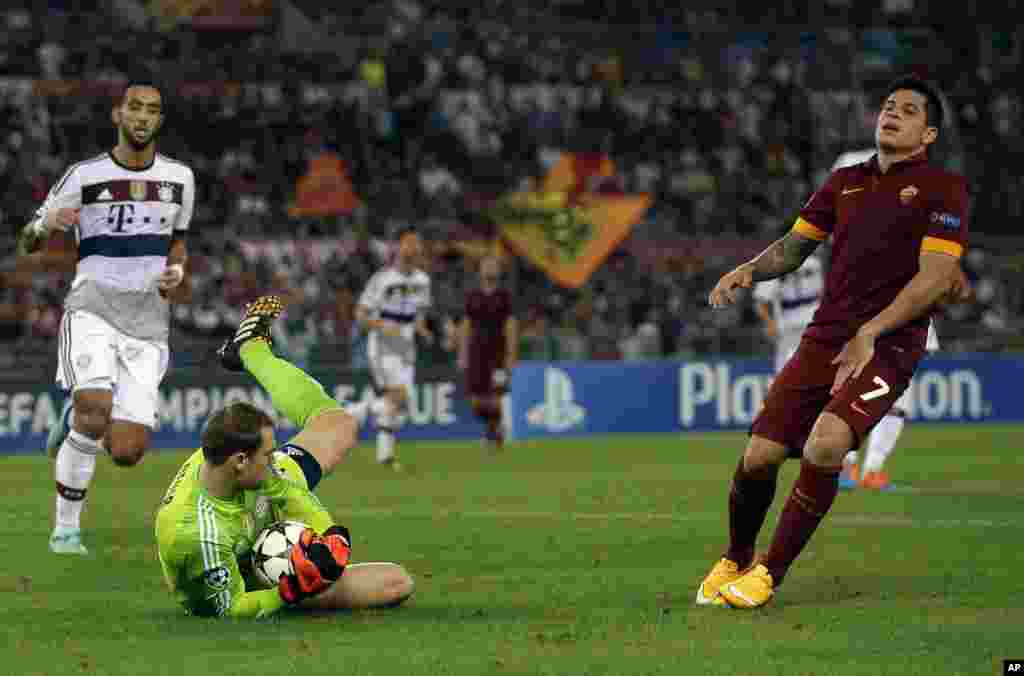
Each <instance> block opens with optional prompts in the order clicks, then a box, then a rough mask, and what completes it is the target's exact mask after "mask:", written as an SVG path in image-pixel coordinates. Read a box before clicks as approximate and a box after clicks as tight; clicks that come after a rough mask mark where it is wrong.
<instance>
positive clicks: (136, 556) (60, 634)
mask: <svg viewBox="0 0 1024 676" xmlns="http://www.w3.org/2000/svg"><path fill="white" fill-rule="evenodd" d="M1021 432H1022V428H1020V427H1005V426H1004V427H997V426H985V427H952V426H951V427H926V426H912V427H910V428H909V429H908V431H907V433H906V435H905V436H904V438H903V439H902V440H901V441H902V442H903V443H902V444H901V448H899V449H898V450H897V452H896V454H895V457H894V458H893V459H892V460H891V461H890V467H889V469H891V471H892V474H893V476H894V478H895V480H896V481H898V482H900V483H901V484H902V490H899V491H894V492H891V493H884V494H878V493H866V492H858V493H852V494H841V495H840V497H839V498H838V500H837V502H836V505H835V507H834V508H833V510H832V512H831V513H830V515H829V517H828V518H827V520H826V522H825V523H824V525H823V527H822V528H821V529H820V530H819V531H818V533H817V534H816V536H815V538H814V539H813V540H812V542H811V545H810V547H809V548H808V550H807V551H806V552H805V553H804V555H803V556H802V557H801V559H800V560H798V562H797V563H796V564H795V566H794V568H793V569H792V570H791V572H790V575H789V577H788V578H787V581H786V585H785V586H784V587H783V588H782V589H781V590H780V592H779V593H778V595H777V596H776V600H775V602H774V603H773V604H772V605H770V606H769V607H767V608H766V609H763V610H761V611H757V612H741V611H729V610H720V609H707V608H695V607H694V606H693V605H692V601H693V595H694V592H695V590H696V586H697V584H698V582H699V580H700V579H701V577H702V576H703V575H704V573H705V572H706V570H707V569H708V567H709V566H710V565H711V564H712V563H713V562H714V560H715V559H716V557H717V556H718V555H719V554H720V553H721V552H722V550H723V548H724V546H725V541H726V511H725V508H726V492H727V489H728V481H729V479H730V477H731V474H732V470H733V468H734V467H735V462H736V458H737V455H738V453H739V452H740V449H741V448H742V446H743V443H744V438H743V437H742V436H741V435H736V434H714V435H696V434H687V435H679V436H652V437H643V436H631V437H614V438H613V437H605V438H594V439H572V440H559V441H545V442H528V443H527V442H524V443H519V444H513V445H511V446H510V447H508V449H507V450H506V451H505V452H504V453H503V454H502V455H500V456H499V457H496V458H488V457H487V456H486V455H485V454H484V453H483V451H482V449H481V448H480V446H479V445H478V444H473V443H457V444H456V443H444V444H440V443H430V444H428V443H420V444H404V445H401V446H400V453H401V455H402V458H403V461H404V462H405V463H406V466H407V470H408V471H407V472H405V473H404V474H394V473H392V472H390V471H388V470H385V469H384V468H381V467H378V466H376V465H374V464H373V462H372V458H371V456H372V453H371V452H370V451H369V450H368V449H365V448H363V449H360V450H359V451H357V452H356V454H355V455H354V457H353V458H351V459H350V461H349V462H348V463H347V464H345V465H343V466H342V467H341V468H339V471H337V473H336V474H335V475H334V476H331V477H329V478H328V479H326V480H325V481H324V483H323V484H322V486H321V488H320V489H319V491H318V493H319V494H320V495H321V497H322V498H323V500H324V503H325V504H326V505H328V507H329V508H330V509H332V511H333V512H334V514H335V515H336V516H337V517H338V518H339V520H341V521H342V522H344V523H347V524H348V525H349V526H350V527H351V529H352V533H353V538H354V550H355V554H356V559H357V560H361V561H366V560H390V561H397V562H400V563H403V564H405V565H406V567H407V568H408V569H409V570H410V571H411V572H412V574H413V575H414V576H415V578H416V580H417V584H418V589H417V593H416V595H415V596H414V597H413V599H412V600H411V602H410V603H409V604H408V605H407V606H405V607H403V608H401V609H398V610H389V611H374V612H360V613H345V614H332V615H318V616H308V615H298V614H285V615H282V616H280V617H278V618H275V619H272V620H267V621H247V622H234V621H225V620H220V621H218V620H203V619H195V618H187V617H184V616H183V615H182V614H181V611H180V609H179V608H178V607H177V606H176V605H175V604H174V603H173V601H172V599H171V597H170V596H169V594H168V593H167V592H166V590H165V589H164V587H163V583H162V581H161V577H160V573H159V566H158V564H157V560H156V552H155V545H154V538H153V532H152V523H153V511H154V508H155V507H156V505H157V503H158V501H159V499H160V497H161V496H162V494H163V491H164V489H165V488H166V486H167V483H168V482H169V481H170V479H171V477H172V475H173V473H174V471H175V469H176V468H177V466H178V464H179V463H180V462H181V460H182V459H183V458H184V457H185V454H184V453H171V452H163V453H153V454H152V455H151V456H150V457H148V458H147V459H146V460H145V462H144V463H143V464H142V465H141V466H139V467H137V468H134V469H130V470H119V469H117V468H115V467H113V466H112V465H111V464H110V463H109V462H106V461H101V463H100V468H99V471H98V473H97V477H96V480H95V482H94V484H93V489H92V490H91V491H90V499H89V505H88V507H87V512H86V515H85V526H86V529H87V536H88V541H87V542H88V545H89V546H90V548H91V549H92V555H91V556H90V557H88V558H85V559H79V558H76V557H57V556H54V555H51V554H50V553H49V552H48V550H47V549H46V540H47V536H48V534H49V529H50V524H51V519H52V509H53V500H54V497H53V496H54V491H53V479H52V467H51V464H50V462H49V461H48V460H47V459H45V458H44V457H42V456H37V457H17V458H11V457H6V458H0V469H2V470H3V481H4V484H5V491H4V493H5V507H6V509H5V512H6V518H5V519H3V520H2V521H0V523H2V525H0V561H3V562H4V567H3V568H4V569H3V570H2V571H0V592H3V593H2V595H0V618H2V623H0V637H2V642H3V644H4V646H6V649H5V650H4V652H3V657H2V661H3V662H2V666H0V673H7V674H19V675H24V676H28V675H30V674H47V675H49V674H95V675H97V676H101V675H107V674H119V675H120V674H132V675H138V674H143V675H146V676H157V675H161V674H173V675H174V676H182V675H192V674H223V675H229V674H238V675H245V676H252V675H253V674H302V675H305V674H362V675H374V674H400V675H401V676H413V675H419V674H424V675H426V674H430V675H431V676H433V675H443V674H467V675H468V674H473V675H477V674H513V673H531V674H591V675H596V674H730V675H733V674H780V675H782V674H785V675H786V676H796V675H798V674H808V675H811V674H813V675H836V676H843V675H853V674H864V675H871V676H875V675H878V674H922V675H924V674H928V675H929V676H932V675H934V674H986V675H988V674H995V673H1001V672H1000V668H999V667H1000V661H1001V660H1002V659H1003V658H1020V657H1022V656H1024V575H1022V573H1021V570H1022V568H1021V554H1022V547H1021V546H1022V544H1024V519H1022V516H1024V483H1022V482H1021V475H1020V471H1019V467H1020V464H1019V459H1018V449H1019V448H1020V438H1021ZM795 470H796V466H795V464H793V463H790V464H789V465H788V466H787V467H786V469H785V471H784V472H783V475H782V478H781V483H780V489H779V493H778V497H777V498H776V505H775V508H774V509H773V513H772V515H771V516H770V517H769V521H768V525H767V527H766V529H765V532H764V533H763V534H762V539H761V544H762V545H763V546H766V545H767V541H768V538H769V537H770V535H771V530H772V529H773V528H774V524H775V515H776V514H777V512H778V509H779V508H780V507H781V505H782V503H783V501H784V499H785V497H786V496H787V495H788V493H789V487H790V485H791V483H792V480H793V478H794V475H795Z"/></svg>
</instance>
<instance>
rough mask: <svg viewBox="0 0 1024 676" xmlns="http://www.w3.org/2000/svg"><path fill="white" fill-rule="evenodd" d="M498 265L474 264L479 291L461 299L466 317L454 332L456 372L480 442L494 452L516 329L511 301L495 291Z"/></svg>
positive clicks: (498, 440)
mask: <svg viewBox="0 0 1024 676" xmlns="http://www.w3.org/2000/svg"><path fill="white" fill-rule="evenodd" d="M500 280H501V264H500V263H499V262H498V260H497V259H496V258H485V259H483V260H482V261H481V263H480V288H479V289H474V290H472V291H470V292H469V293H468V294H467V295H466V314H465V317H464V318H463V320H462V325H461V326H460V331H459V339H460V340H459V356H458V361H459V368H461V369H463V371H464V372H465V374H466V390H467V392H468V393H469V403H470V406H472V408H473V412H474V413H475V414H476V415H477V416H478V417H479V418H480V419H481V420H482V421H483V422H484V424H485V425H486V426H487V436H486V439H487V441H488V442H489V443H491V444H494V445H495V446H500V445H501V444H502V443H503V441H504V435H503V434H502V428H501V419H502V403H501V400H502V396H503V395H504V394H505V389H506V387H507V385H508V378H509V374H510V372H511V369H512V367H513V366H514V365H515V363H516V359H517V358H518V346H519V325H518V322H517V321H516V318H515V317H514V316H513V314H512V295H511V294H510V293H509V292H508V291H507V290H506V289H502V288H500V287H499V286H498V284H499V282H500Z"/></svg>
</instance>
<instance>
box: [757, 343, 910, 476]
mask: <svg viewBox="0 0 1024 676" xmlns="http://www.w3.org/2000/svg"><path fill="white" fill-rule="evenodd" d="M841 350H842V346H841V345H826V344H824V343H819V342H817V341H814V340H810V339H808V338H804V339H803V340H802V341H800V347H799V348H798V349H797V351H796V354H794V355H793V357H792V358H791V359H790V360H789V361H788V362H787V363H786V366H785V367H784V368H783V369H782V371H780V372H779V374H778V375H777V376H776V377H775V380H774V381H772V386H771V388H769V390H768V394H767V395H766V396H765V400H764V406H763V408H762V409H761V411H760V412H759V413H758V414H757V418H755V419H754V424H753V425H752V426H751V428H750V433H751V434H754V435H757V436H759V437H764V438H765V439H770V440H771V441H774V442H776V443H780V444H784V445H785V446H787V447H788V448H789V454H790V456H792V457H800V456H801V455H803V447H804V443H806V441H807V437H808V436H810V434H811V428H813V427H814V423H815V421H816V420H817V419H818V416H819V415H821V414H822V413H824V412H826V411H827V412H828V413H832V414H833V415H836V416H839V417H840V418H841V419H842V420H843V421H844V422H845V423H846V424H847V425H849V426H850V428H851V429H852V430H853V432H854V434H855V435H856V440H855V441H854V448H857V447H858V446H860V442H861V441H862V440H863V439H864V437H865V435H867V433H868V432H869V431H871V428H872V427H874V426H875V425H877V424H878V421H880V420H881V419H882V418H883V417H884V416H885V414H886V413H888V412H889V409H890V408H892V405H893V404H894V403H895V402H896V400H897V399H899V398H900V395H901V394H903V391H904V390H905V389H907V387H908V386H909V385H910V379H911V377H913V375H914V370H915V369H916V368H917V364H918V363H919V362H920V361H921V358H922V357H923V356H924V349H923V347H922V348H917V347H908V346H905V345H896V344H892V343H884V342H881V341H880V342H879V343H877V344H876V347H875V357H874V359H872V360H871V362H870V363H869V364H868V365H867V367H866V368H865V369H864V371H863V372H861V374H860V376H858V377H857V378H855V379H852V380H848V381H846V384H844V385H843V387H842V388H841V389H840V390H839V391H838V392H837V393H836V394H835V396H833V395H831V394H829V390H830V389H832V383H833V381H834V380H835V377H836V371H837V370H838V367H837V366H836V365H835V364H833V363H832V360H833V359H835V357H836V356H837V355H838V354H839V352H840V351H841Z"/></svg>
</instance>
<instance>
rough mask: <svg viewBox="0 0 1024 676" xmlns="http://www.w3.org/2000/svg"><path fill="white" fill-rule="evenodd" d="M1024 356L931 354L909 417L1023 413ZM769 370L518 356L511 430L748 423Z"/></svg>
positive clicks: (639, 429) (735, 426)
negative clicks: (520, 359)
mask: <svg viewBox="0 0 1024 676" xmlns="http://www.w3.org/2000/svg"><path fill="white" fill-rule="evenodd" d="M1022 373H1024V359H1019V358H1011V357H1002V356H995V355H983V354H979V355H962V356H959V355H958V356H956V357H934V358H927V359H926V360H925V361H924V362H923V363H922V365H921V368H920V369H918V372H917V375H916V376H915V377H914V381H913V382H912V384H911V396H910V401H909V405H908V408H909V410H908V415H909V418H910V419H911V420H916V421H922V422H943V423H980V422H1007V423H1011V422H1024V403H1022V401H1021V399H1020V395H1019V378H1020V374H1022ZM771 380H772V370H771V364H770V363H769V361H768V360H766V359H707V360H693V361H678V362H669V361H659V362H637V363H630V362H625V363H623V362H597V363H595V362H552V363H539V362H534V363H525V364H520V365H519V366H518V367H517V368H516V370H515V372H514V373H513V377H512V388H511V394H512V396H511V401H512V412H511V418H512V436H513V437H514V438H519V439H523V438H533V437H550V436H569V435H586V434H608V433H646V432H661V433H670V432H685V431H699V432H710V431H718V430H746V429H748V428H749V426H750V423H751V422H753V420H754V417H755V416H756V415H757V412H758V411H759V410H760V408H761V403H762V401H763V400H764V396H765V394H766V393H767V391H768V387H769V385H770V384H771Z"/></svg>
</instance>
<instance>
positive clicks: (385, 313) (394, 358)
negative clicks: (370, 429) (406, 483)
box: [356, 228, 434, 469]
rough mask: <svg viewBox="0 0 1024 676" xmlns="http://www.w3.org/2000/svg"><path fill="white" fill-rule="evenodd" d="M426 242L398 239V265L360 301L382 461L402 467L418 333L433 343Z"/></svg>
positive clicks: (404, 234)
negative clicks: (398, 453) (399, 434)
mask: <svg viewBox="0 0 1024 676" xmlns="http://www.w3.org/2000/svg"><path fill="white" fill-rule="evenodd" d="M421 248H422V242H421V241H420V236H419V234H418V233H417V232H416V230H415V229H413V228H405V229H403V230H402V231H401V232H399V234H398V253H397V256H396V260H395V264H394V265H393V266H389V267H386V268H382V269H380V270H378V271H377V272H376V273H375V274H374V275H373V277H371V278H370V281H369V282H367V284H366V288H365V289H364V290H363V293H362V295H361V296H360V297H359V304H358V305H357V307H356V319H357V320H358V321H359V323H360V324H361V325H362V326H363V327H364V328H366V330H368V331H369V332H370V336H369V340H368V344H367V348H366V349H367V353H368V354H367V356H368V357H369V362H370V373H371V374H372V375H373V380H374V384H375V385H376V387H377V391H378V394H379V395H380V397H379V399H378V400H377V401H375V402H374V405H373V407H372V410H373V412H374V414H375V415H376V421H377V462H380V463H383V464H391V465H392V466H393V467H395V468H396V469H398V468H400V465H399V464H398V462H397V461H396V459H395V432H396V431H397V430H398V429H399V428H400V427H401V426H402V423H403V422H404V420H405V410H406V406H407V405H408V401H409V397H410V396H411V395H412V386H413V383H414V382H415V378H416V334H419V335H420V336H421V337H422V338H423V339H424V340H426V341H428V342H431V341H433V339H434V336H433V334H432V333H431V332H430V329H428V328H427V324H426V316H425V313H426V311H427V309H428V308H429V307H430V277H429V276H427V273H425V272H424V271H423V270H420V269H418V268H416V260H417V259H418V258H419V256H420V251H421Z"/></svg>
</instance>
